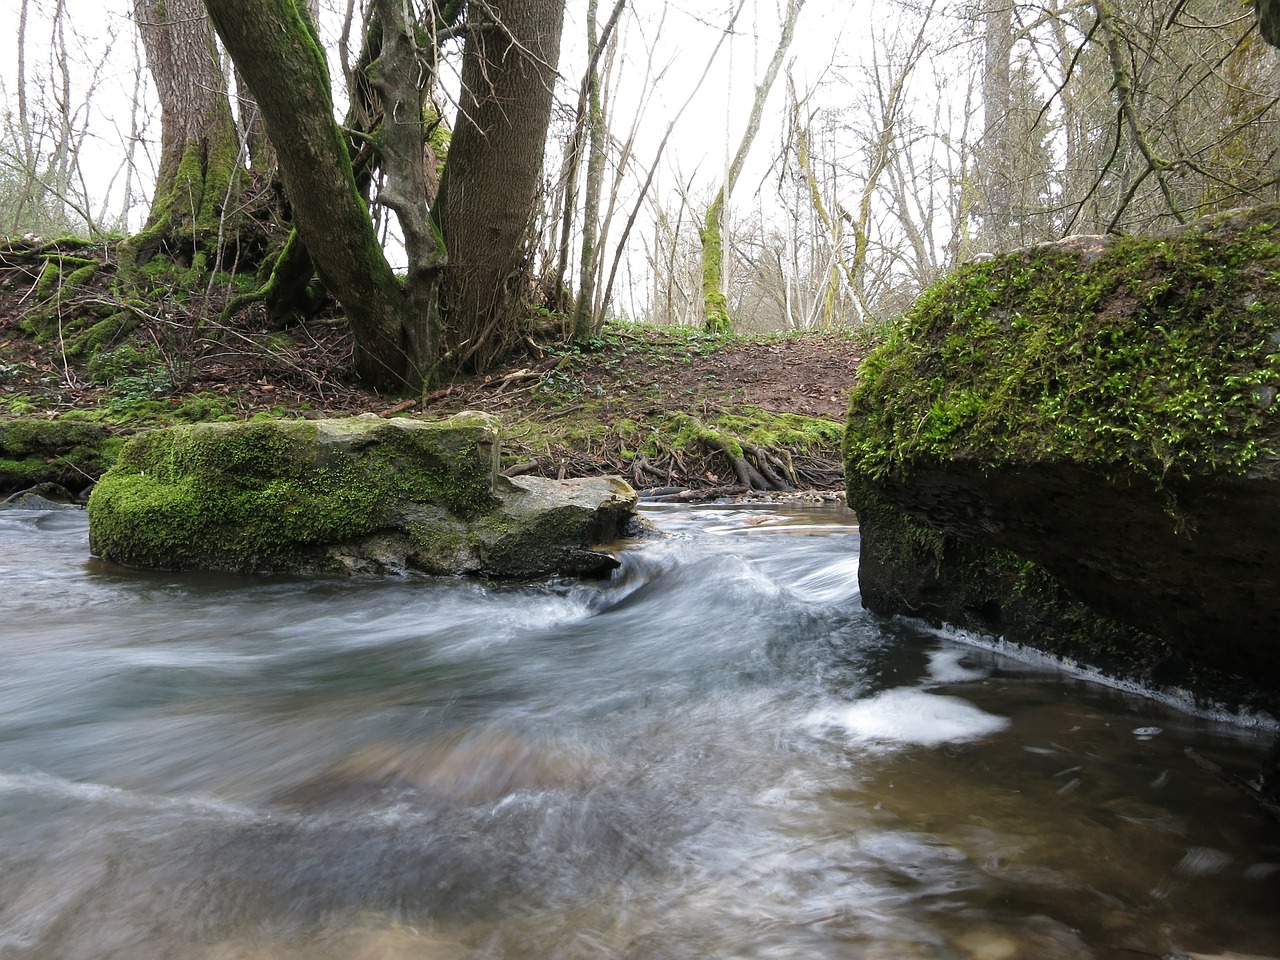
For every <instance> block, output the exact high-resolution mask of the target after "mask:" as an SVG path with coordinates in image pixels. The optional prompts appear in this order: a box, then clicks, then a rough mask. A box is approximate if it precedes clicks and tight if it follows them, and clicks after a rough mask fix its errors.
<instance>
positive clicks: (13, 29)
mask: <svg viewBox="0 0 1280 960" xmlns="http://www.w3.org/2000/svg"><path fill="white" fill-rule="evenodd" d="M30 2H31V5H32V9H31V14H30V16H29V21H28V57H27V71H28V75H29V76H32V75H37V74H38V73H44V74H48V73H49V71H50V64H49V62H48V54H47V50H48V46H47V44H48V40H49V30H50V28H49V17H48V14H49V12H50V11H51V10H52V9H53V8H54V6H55V3H56V0H30ZM64 2H66V5H67V7H68V9H69V10H70V13H71V21H70V22H71V25H72V27H73V29H71V30H69V31H68V32H67V34H66V37H67V44H68V47H69V49H70V52H71V57H70V59H71V63H70V64H69V66H70V70H71V76H72V81H73V83H74V84H76V86H77V88H78V89H77V90H76V91H75V92H74V93H73V97H72V99H73V102H75V101H76V100H77V98H82V97H83V96H84V94H85V87H86V86H87V84H89V83H90V82H92V81H93V80H94V79H95V78H94V73H95V71H96V72H97V74H98V75H97V77H96V82H97V88H96V90H95V91H94V93H93V100H92V110H93V115H92V117H91V119H90V123H89V127H88V131H89V136H88V139H87V142H86V143H85V145H84V150H85V153H86V156H88V157H90V158H91V161H90V162H89V163H87V164H86V176H87V177H88V178H90V187H91V190H92V191H93V192H95V193H99V194H100V193H102V192H105V191H106V189H107V186H108V184H110V183H111V182H112V178H113V177H116V181H115V182H116V188H117V189H118V186H119V183H120V182H121V181H120V179H119V178H118V176H117V172H118V169H119V167H120V164H121V163H122V161H123V158H124V156H125V154H126V152H127V146H126V145H127V141H128V137H129V129H130V105H131V103H132V100H133V89H134V80H135V78H134V63H135V60H134V56H135V48H136V44H135V38H134V34H133V29H134V28H133V24H132V21H131V19H130V16H129V11H130V8H131V6H132V4H131V2H130V0H93V2H88V0H64ZM324 3H325V4H326V5H333V6H341V4H332V2H331V0H324ZM736 3H737V0H678V2H676V0H632V7H633V14H632V16H630V17H627V18H624V24H623V30H624V34H623V38H624V48H623V52H622V56H623V69H621V70H620V71H618V80H617V81H616V82H617V84H618V87H617V89H616V90H615V97H616V116H615V120H614V125H615V130H616V131H617V132H619V133H625V130H626V128H627V126H628V124H629V122H630V115H631V114H634V113H635V110H636V104H638V102H639V98H640V96H641V95H642V93H643V92H644V85H645V83H646V70H647V69H648V67H647V62H648V61H649V59H650V53H649V49H648V47H650V46H651V47H652V51H653V52H652V61H653V68H654V69H655V70H656V69H658V68H659V67H660V66H663V67H665V70H664V72H663V75H662V76H661V77H660V78H658V79H657V80H656V81H653V82H652V87H653V89H652V91H651V92H652V94H653V97H652V100H651V102H650V104H649V106H648V108H647V111H646V112H645V114H644V115H643V126H642V134H641V137H640V141H639V143H638V147H637V158H638V159H639V160H640V161H641V162H646V163H647V161H648V159H649V158H650V157H652V155H653V151H654V150H655V149H656V147H657V142H658V140H659V139H660V138H661V135H662V132H663V131H664V130H665V127H666V125H667V122H668V120H669V118H670V117H671V116H672V115H673V114H674V112H675V111H676V110H678V109H679V108H680V106H681V104H682V103H683V102H684V100H685V98H686V97H687V96H688V94H689V91H690V90H691V89H692V86H693V85H694V84H695V83H696V81H697V79H698V76H699V75H700V74H701V72H702V70H703V67H704V65H705V63H706V60H707V57H708V55H709V53H710V51H711V50H712V49H713V47H714V46H715V43H716V39H717V37H718V35H719V34H720V33H721V32H723V28H724V25H725V24H726V23H727V22H728V20H729V18H730V15H731V11H732V8H733V7H734V6H736ZM610 6H611V4H610V3H609V2H608V0H601V3H600V7H601V14H600V15H601V16H604V15H605V12H606V11H607V10H608V8H609V7H610ZM3 7H4V8H5V9H6V10H7V11H8V12H6V13H5V14H4V15H3V17H0V25H2V26H4V27H6V28H7V29H0V65H2V66H0V83H3V90H2V92H3V96H4V99H5V109H6V111H8V112H11V113H13V112H16V108H17V99H16V96H17V93H16V81H17V49H16V41H17V35H18V29H17V27H18V11H17V7H18V4H17V2H16V0H6V2H5V3H4V4H3ZM781 7H782V3H781V2H780V0H746V6H745V9H744V10H743V12H742V14H741V15H740V17H739V19H738V23H737V24H736V27H735V30H734V35H733V36H732V37H731V38H730V41H729V42H728V43H726V44H725V46H723V47H722V48H721V52H720V55H719V59H718V61H717V63H716V65H715V67H713V69H712V72H711V74H710V75H709V76H708V78H707V80H706V82H705V84H704V86H703V87H702V88H701V89H700V90H699V92H698V95H697V98H696V100H695V101H694V102H693V103H692V104H691V105H690V107H689V109H688V110H687V111H686V113H685V114H684V116H683V118H682V120H681V122H680V124H679V126H678V127H677V129H676V133H675V135H674V137H673V139H672V141H671V144H670V147H669V155H670V168H671V169H678V170H679V171H680V172H681V173H682V174H683V176H685V177H688V176H690V175H691V174H693V173H694V171H695V170H696V171H698V176H697V180H698V181H700V182H703V183H705V184H706V185H707V187H708V188H709V186H710V184H712V183H714V182H715V181H716V180H717V178H718V177H719V174H720V171H721V170H722V168H723V165H724V157H725V154H726V145H727V144H732V145H736V141H737V139H738V138H739V137H740V136H741V132H742V130H743V128H744V126H745V123H746V118H747V115H748V113H749V111H750V107H751V102H752V96H753V92H754V87H755V83H756V80H757V78H758V76H759V74H760V73H762V72H763V70H764V68H765V65H766V64H767V62H768V60H769V57H770V56H771V54H772V52H773V49H774V47H775V45H776V43H777V39H778V36H779V33H780V25H781V20H782V13H783V11H782V9H781ZM585 8H586V3H585V0H569V6H568V13H567V17H566V25H565V40H564V55H563V57H562V63H561V66H562V72H563V74H564V76H565V78H566V79H567V80H568V81H569V82H570V83H572V82H574V81H575V80H576V78H577V76H578V73H579V71H580V70H581V69H582V67H583V63H584V59H585V57H584V56H583V52H582V51H583V48H584V46H585V36H584V35H585ZM869 9H870V0H855V2H853V3H850V2H848V0H807V3H806V6H805V9H804V11H803V13H802V14H801V18H800V21H799V25H798V29H797V33H796V39H795V42H794V44H793V46H792V49H791V53H790V58H791V61H792V70H793V72H794V74H795V76H796V81H797V84H798V85H800V86H801V88H802V89H803V88H806V87H808V86H810V85H812V84H814V83H816V82H817V80H818V78H819V77H820V76H821V75H823V74H824V73H825V72H828V71H830V70H831V69H832V67H831V65H832V63H833V61H834V62H835V63H836V64H837V67H836V69H839V68H840V66H841V65H847V61H849V60H850V59H852V54H853V51H855V50H856V48H857V47H858V46H859V45H860V43H859V39H860V36H861V35H865V33H866V32H867V30H868V29H869V27H868V24H869V22H870V20H869ZM331 16H332V14H331ZM4 21H8V22H7V23H5V22H4ZM659 25H661V28H660V30H659ZM146 81H147V78H145V77H144V82H146ZM783 90H784V84H783V82H781V80H780V82H779V83H778V85H777V89H775V90H774V91H773V96H772V98H771V101H770V108H771V110H770V112H771V115H772V117H773V118H775V122H772V123H767V124H766V126H765V127H764V128H763V129H762V130H761V133H760V136H759V139H758V140H757V144H756V147H755V150H754V154H753V160H754V161H755V162H754V163H753V164H752V169H751V170H749V171H748V174H747V175H746V176H745V178H744V179H745V181H748V182H749V181H750V180H752V175H751V174H752V170H754V172H755V179H756V180H757V181H758V180H759V177H760V176H761V175H762V173H763V170H764V168H765V165H767V163H768V159H769V155H770V154H771V153H772V152H774V151H776V144H777V141H778V137H779V132H780V123H781V114H782V111H781V105H782V103H783V96H784V94H783ZM47 92H49V93H53V92H54V91H53V89H52V88H48V89H47ZM147 102H148V103H151V104H154V96H153V95H151V94H149V93H148V95H147ZM35 106H36V105H35V104H33V107H35ZM158 136H159V124H158V118H155V119H153V122H151V124H150V125H149V128H148V133H147V141H148V143H147V145H148V147H149V148H150V151H151V154H152V155H153V156H154V154H155V152H156V147H157V146H158V144H156V143H155V142H154V141H155V140H156V139H157V138H158Z"/></svg>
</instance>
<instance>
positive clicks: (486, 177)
mask: <svg viewBox="0 0 1280 960" xmlns="http://www.w3.org/2000/svg"><path fill="white" fill-rule="evenodd" d="M563 17H564V0H506V2H504V3H503V4H501V7H500V8H499V7H498V6H497V5H493V4H476V5H474V6H473V7H472V8H471V10H470V14H469V30H468V34H467V42H466V47H465V49H464V51H463V65H462V97H461V102H460V104H459V110H458V124H457V129H456V130H455V131H454V134H453V140H452V143H451V144H450V147H449V158H448V161H447V162H446V164H445V171H444V176H443V178H442V181H441V184H440V192H439V195H438V196H437V198H436V203H435V207H434V208H433V211H432V214H433V218H434V219H435V221H436V223H437V224H438V225H439V228H440V235H441V237H442V239H443V241H444V248H445V250H446V251H447V255H448V259H449V268H448V270H447V272H446V276H445V289H444V298H443V303H444V307H445V311H446V317H445V322H444V325H443V331H442V338H441V343H440V349H441V355H442V357H443V358H444V359H445V362H446V363H447V364H448V365H449V366H451V367H453V366H462V365H465V366H469V367H471V368H474V369H477V370H483V369H485V368H487V367H488V366H489V365H490V364H491V363H493V362H494V360H496V359H497V358H498V357H499V356H501V355H502V353H503V352H504V351H505V350H506V349H507V348H508V346H509V345H510V344H511V343H512V342H513V341H514V339H515V337H516V334H517V331H518V322H519V320H520V319H521V318H522V316H523V314H524V310H525V308H526V304H527V300H528V298H529V294H530V289H529V287H530V283H529V277H528V274H527V264H526V262H525V261H526V251H527V247H528V240H529V238H528V236H527V233H528V226H529V222H530V213H531V211H532V207H533V201H534V197H535V195H536V193H537V189H538V183H539V179H540V177H541V173H542V153H543V149H542V148H543V144H544V142H545V140H546V133H547V125H548V123H549V122H550V118H551V104H552V93H553V88H554V84H555V76H556V67H557V64H558V61H559V57H560V32H561V24H562V21H563Z"/></svg>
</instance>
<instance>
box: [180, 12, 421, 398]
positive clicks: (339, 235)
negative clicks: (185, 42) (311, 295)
mask: <svg viewBox="0 0 1280 960" xmlns="http://www.w3.org/2000/svg"><path fill="white" fill-rule="evenodd" d="M205 3H206V6H207V7H208V9H209V13H210V15H211V16H212V18H213V22H214V25H215V26H216V28H217V30H218V35H219V36H220V37H221V38H222V42H223V43H224V44H225V45H226V47H227V50H228V52H229V53H230V54H231V57H232V59H233V60H234V61H235V63H236V66H237V67H238V68H239V69H240V71H241V74H242V75H243V77H244V80H245V83H246V84H247V85H248V87H249V90H250V92H251V93H252V94H253V96H254V99H255V100H256V101H257V103H258V107H259V110H260V111H261V115H262V122H263V126H264V127H265V129H266V131H267V135H268V136H269V137H270V138H271V141H272V143H274V144H275V147H276V152H277V156H278V162H279V169H280V179H281V182H282V183H283V184H284V188H285V192H286V193H287V194H288V196H289V198H290V201H291V203H292V206H293V216H294V222H295V224H296V226H297V229H298V233H299V235H300V236H301V238H302V241H303V242H304V243H305V244H306V247H307V251H308V252H309V253H310V255H311V259H312V261H313V262H314V263H315V266H316V270H317V272H318V273H319V275H320V278H321V280H323V282H324V284H325V286H326V287H327V288H328V290H329V292H330V293H332V294H333V296H334V297H335V298H336V299H337V300H338V302H339V303H340V304H342V306H343V309H344V310H345V311H346V314H347V318H348V320H349V322H350V324H351V329H352V333H353V335H354V338H355V345H356V349H355V362H356V370H357V373H358V374H359V375H360V377H361V378H362V379H363V380H365V381H366V382H367V383H369V384H371V385H372V386H374V387H376V388H378V389H386V390H396V389H401V388H406V387H410V388H416V386H417V385H418V382H417V381H419V380H420V371H421V369H422V368H423V358H411V357H410V356H409V353H408V347H409V344H408V336H407V334H406V333H405V332H404V322H405V319H406V314H407V310H406V299H405V294H404V291H403V290H402V288H401V286H400V282H399V281H398V280H397V279H396V277H395V274H394V273H393V272H392V270H391V267H390V265H389V264H388V263H387V259H386V257H385V255H384V254H383V252H382V248H381V246H380V245H379V244H378V238H377V235H376V234H375V233H374V230H373V224H372V222H371V221H370V219H369V213H368V209H367V208H366V206H365V203H364V201H363V200H362V199H361V197H360V195H359V193H357V191H356V184H355V177H354V175H353V173H352V169H351V158H350V155H349V153H348V150H347V144H346V142H345V141H344V139H343V137H342V134H341V132H340V131H339V129H338V126H337V124H335V123H334V121H333V101H332V95H331V93H330V88H329V73H328V68H327V66H326V64H325V56H324V51H323V50H322V49H321V48H320V45H319V43H318V41H317V38H316V34H315V28H314V26H312V24H311V22H310V20H309V18H308V17H307V16H306V11H305V9H304V8H303V7H302V6H301V4H302V0H205Z"/></svg>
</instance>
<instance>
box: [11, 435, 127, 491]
mask: <svg viewBox="0 0 1280 960" xmlns="http://www.w3.org/2000/svg"><path fill="white" fill-rule="evenodd" d="M123 442H124V441H123V439H122V438H119V437H116V436H113V435H112V434H111V432H110V431H109V430H107V428H105V427H103V426H102V425H101V424H98V423H93V422H90V421H88V420H82V419H78V418H74V417H54V418H49V417H12V418H9V419H3V420H0V498H2V497H5V496H8V495H9V494H12V493H14V492H16V491H18V490H24V489H27V488H28V487H34V486H36V485H37V484H42V483H54V484H57V485H59V486H61V487H65V488H67V489H68V490H73V491H75V490H83V489H85V488H87V487H88V486H89V485H90V484H92V483H93V481H94V480H96V479H97V478H98V477H99V475H101V474H102V472H103V471H104V470H106V469H107V468H108V467H109V466H111V464H112V463H114V462H115V458H116V456H117V455H118V454H119V451H120V447H121V445H122V444H123Z"/></svg>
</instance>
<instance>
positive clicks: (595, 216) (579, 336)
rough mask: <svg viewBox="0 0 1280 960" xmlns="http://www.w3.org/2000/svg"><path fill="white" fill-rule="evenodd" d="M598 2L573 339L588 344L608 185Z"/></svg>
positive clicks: (590, 38) (592, 3)
mask: <svg viewBox="0 0 1280 960" xmlns="http://www.w3.org/2000/svg"><path fill="white" fill-rule="evenodd" d="M625 2H626V0H618V3H617V4H616V5H615V7H614V12H613V17H612V18H611V20H610V23H611V24H612V23H613V22H616V20H617V17H618V14H619V13H621V12H622V7H623V4H624V3H625ZM596 6H597V0H588V3H587V56H588V57H589V58H590V61H591V67H590V69H589V71H588V74H587V103H586V109H587V116H586V124H587V182H586V193H585V195H584V198H583V208H582V257H581V259H580V261H579V274H578V301H577V304H576V305H575V308H574V311H573V337H574V339H575V340H586V339H588V338H589V337H591V336H592V335H593V334H594V333H595V329H596V323H595V299H596V275H597V273H598V269H597V268H598V265H599V259H600V251H599V249H598V243H599V239H600V238H599V226H600V192H601V188H602V187H603V185H604V160H605V156H604V148H605V140H606V139H607V138H608V135H609V131H608V128H607V126H606V123H605V117H604V109H603V107H602V106H601V101H600V69H599V66H598V64H599V61H600V43H601V41H600V31H599V29H598V27H597V26H596Z"/></svg>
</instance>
